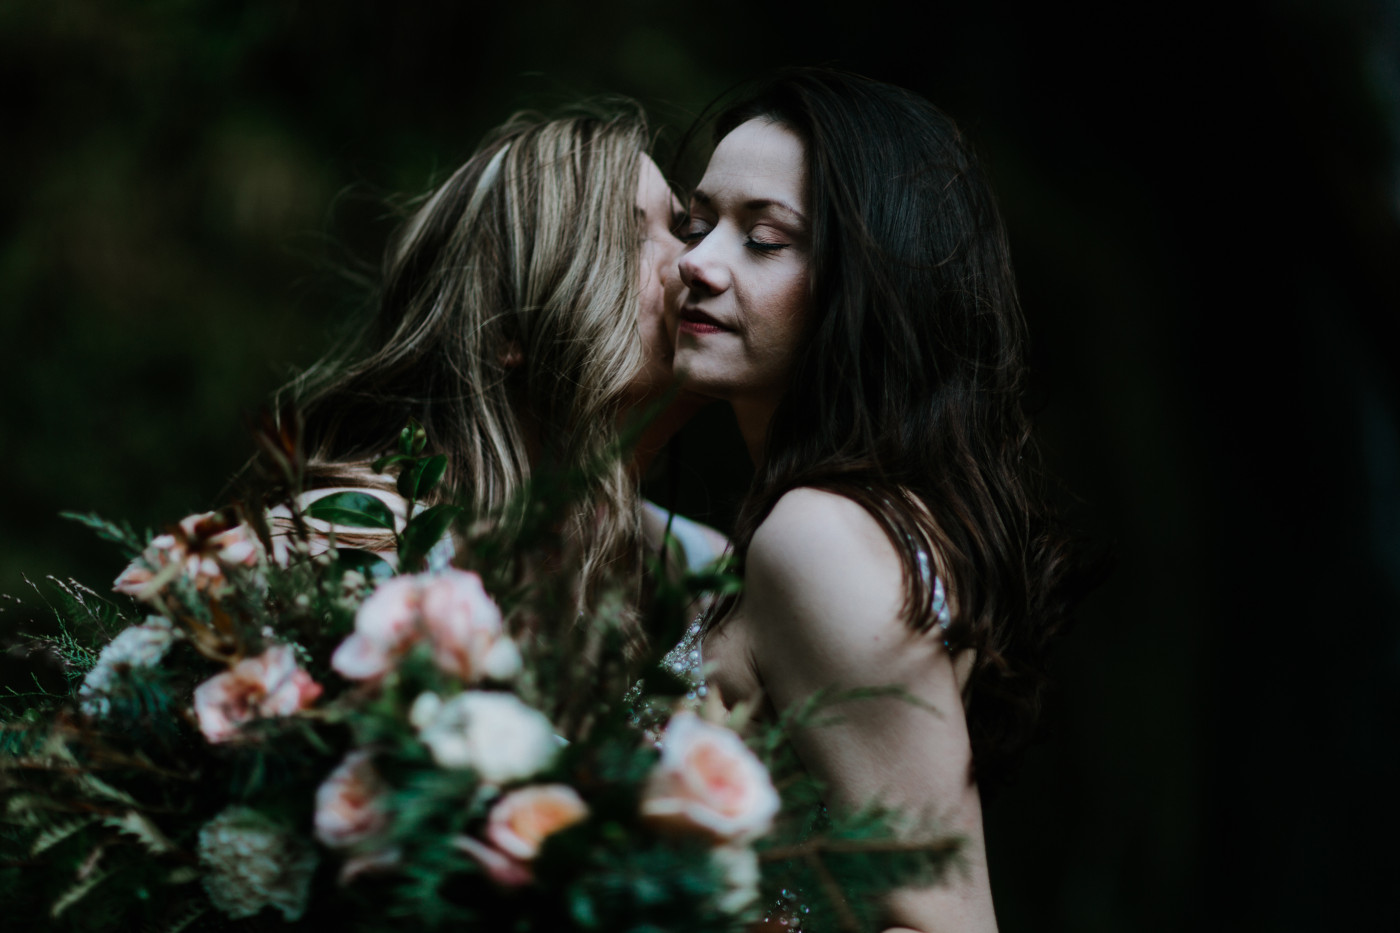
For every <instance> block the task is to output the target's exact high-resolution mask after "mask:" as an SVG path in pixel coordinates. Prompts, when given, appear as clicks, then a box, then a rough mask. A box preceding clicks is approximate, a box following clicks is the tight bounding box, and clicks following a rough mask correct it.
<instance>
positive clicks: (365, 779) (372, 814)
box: [315, 750, 389, 849]
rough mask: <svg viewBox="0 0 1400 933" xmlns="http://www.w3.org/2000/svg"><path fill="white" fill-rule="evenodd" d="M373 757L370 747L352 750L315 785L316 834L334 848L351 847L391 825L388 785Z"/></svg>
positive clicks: (325, 843) (322, 841)
mask: <svg viewBox="0 0 1400 933" xmlns="http://www.w3.org/2000/svg"><path fill="white" fill-rule="evenodd" d="M370 758H371V756H370V753H369V752H367V751H363V750H361V751H356V752H351V753H350V754H349V755H347V756H345V760H344V761H343V762H341V763H340V766H339V767H337V768H336V769H335V770H334V771H332V772H331V773H330V776H329V777H327V778H326V780H325V781H324V782H322V784H321V786H320V787H318V788H317V789H316V819H315V823H316V838H317V839H319V840H320V841H321V843H322V844H324V845H326V846H328V847H330V848H332V849H345V848H349V847H350V846H353V845H355V844H356V843H359V842H363V841H364V840H366V839H369V838H371V837H373V836H376V835H378V834H379V833H380V832H382V831H383V830H384V827H385V826H387V825H388V822H389V815H388V813H387V812H386V811H385V808H384V797H385V794H386V793H387V792H388V790H389V788H388V785H386V784H385V783H384V781H383V779H382V778H380V776H379V773H378V772H377V771H375V770H374V765H373V764H372V762H371V760H370Z"/></svg>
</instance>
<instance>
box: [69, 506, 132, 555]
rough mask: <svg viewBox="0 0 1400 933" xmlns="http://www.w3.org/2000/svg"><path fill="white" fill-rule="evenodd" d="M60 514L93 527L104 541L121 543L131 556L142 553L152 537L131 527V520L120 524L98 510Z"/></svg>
mask: <svg viewBox="0 0 1400 933" xmlns="http://www.w3.org/2000/svg"><path fill="white" fill-rule="evenodd" d="M58 514H59V516H60V517H62V518H66V519H70V520H71V521H75V522H77V523H78V524H80V525H85V526H87V527H88V528H91V529H92V530H93V531H95V532H96V533H97V537H99V538H101V539H102V540H103V541H110V542H112V543H113V544H116V545H119V546H120V547H121V548H122V549H124V550H126V551H127V552H128V553H129V556H131V557H135V556H136V555H138V554H140V553H141V552H142V551H143V550H144V549H145V547H146V542H147V539H149V538H150V534H149V533H148V534H146V535H138V534H137V533H136V529H134V528H132V527H131V523H130V522H122V523H121V524H120V525H118V524H117V523H116V522H109V521H107V519H105V518H103V517H102V516H100V515H98V514H97V513H96V512H89V513H87V514H83V513H82V512H59V513H58Z"/></svg>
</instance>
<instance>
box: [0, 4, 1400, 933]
mask: <svg viewBox="0 0 1400 933" xmlns="http://www.w3.org/2000/svg"><path fill="white" fill-rule="evenodd" d="M1254 6H1256V5H1253V4H1248V5H1246V4H1240V3H1227V4H1220V3H1212V4H1202V5H1200V6H1199V8H1196V7H1193V6H1191V5H1182V4H1172V5H1155V6H1152V7H1150V8H1144V9H1143V10H1142V12H1132V13H1125V11H1127V10H1134V9H1136V8H1134V7H1132V6H1131V5H1128V6H1125V5H1123V4H1095V3H1084V2H1076V3H1071V4H1068V5H1067V4H1035V5H1027V6H1026V7H1024V8H1021V7H1018V6H1015V5H1012V4H1008V3H964V4H956V5H955V4H944V3H929V4H921V5H919V9H920V12H919V14H918V15H915V14H914V13H912V12H911V11H908V10H905V9H902V8H900V7H897V6H894V5H890V4H888V3H884V2H868V3H856V4H852V3H843V4H823V3H816V4H800V5H794V4H783V5H778V4H732V3H719V4H698V3H688V4H672V5H660V4H642V3H632V2H621V0H614V2H612V3H609V4H604V5H595V4H578V3H566V2H552V3H521V4H471V3H436V4H428V3H417V4H410V3H403V4H388V3H384V4H373V3H367V2H337V3H332V2H328V0H312V2H292V0H256V2H243V3H235V2H215V0H210V2H199V3H196V2H177V0H161V2H158V0H144V2H139V0H131V2H125V3H115V2H106V0H43V2H40V0H16V2H10V3H5V4H3V5H0V82H3V87H4V88H5V94H4V96H3V100H4V103H3V105H0V106H3V122H0V139H3V142H0V178H3V180H4V181H3V183H0V333H2V334H3V336H0V397H2V398H3V399H4V405H3V407H0V453H2V454H3V455H0V488H3V489H4V490H5V495H4V497H3V499H0V592H3V593H8V594H12V595H14V596H18V597H21V598H23V599H24V600H25V603H24V605H19V604H16V603H14V602H10V601H7V602H6V603H5V606H6V608H5V614H4V616H3V617H0V621H3V626H4V628H5V631H6V632H7V633H8V632H13V631H14V630H16V629H24V628H26V627H28V628H36V627H40V626H42V625H44V624H45V622H44V613H45V610H44V609H43V607H42V603H41V602H40V600H39V598H38V597H37V596H36V595H35V593H34V592H33V590H31V589H30V588H29V587H28V586H27V585H26V583H25V579H24V578H25V577H26V576H27V577H29V578H30V579H35V580H38V579H40V578H42V576H43V575H45V574H48V573H52V574H55V575H58V576H74V577H77V578H78V579H80V580H82V581H84V582H86V583H89V584H91V585H93V586H95V587H97V588H104V587H105V586H106V583H107V581H108V580H110V579H111V577H112V576H114V575H115V573H116V571H117V570H118V569H119V567H118V566H117V563H116V555H115V554H114V552H113V551H112V550H110V549H109V548H108V546H106V545H103V544H102V543H100V542H97V541H95V540H94V539H93V538H92V536H91V535H90V534H89V533H88V532H87V530H85V529H83V528H81V527H79V526H78V525H76V524H72V523H65V522H61V521H60V520H59V519H58V518H57V513H58V512H59V511H60V510H62V509H73V510H79V511H90V510H92V511H97V512H99V513H102V514H105V515H108V516H110V517H114V518H128V519H130V520H131V521H132V522H133V523H135V524H136V525H137V526H138V527H139V526H143V525H158V524H160V523H162V522H167V521H170V520H173V519H175V518H178V517H180V516H182V515H184V514H186V513H188V512H191V511H194V510H198V509H202V508H206V507H208V506H210V505H212V504H214V500H215V499H216V498H217V496H218V494H219V492H220V490H221V488H222V487H223V484H224V483H225V481H226V480H227V478H228V477H229V475H230V474H231V473H232V472H233V471H234V470H235V469H236V468H237V467H238V466H239V464H240V463H241V462H242V460H243V459H244V457H245V456H246V455H247V453H248V451H249V443H248V441H247V435H246V433H245V430H244V428H243V424H242V417H243V413H245V412H248V411H251V410H253V409H255V408H256V407H257V406H258V405H260V404H261V403H262V401H263V400H264V399H265V398H266V396H267V395H268V393H269V392H270V391H271V390H272V389H273V388H274V387H275V386H277V385H279V384H280V383H281V382H283V381H284V380H285V378H286V377H287V375H288V374H289V373H290V371H291V369H292V368H293V367H296V366H300V365H305V364H306V363H308V362H310V361H311V360H312V359H314V358H315V357H316V356H317V355H319V354H320V353H321V352H323V351H324V350H325V348H326V347H327V346H328V344H329V341H330V338H331V335H332V334H333V333H334V332H336V330H337V329H338V328H340V327H341V326H343V324H344V322H345V320H346V319H347V317H348V316H349V315H351V314H352V313H353V312H354V310H355V309H356V307H357V304H358V300H359V296H360V295H361V294H362V292H361V291H359V290H357V288H356V287H355V286H354V284H353V283H352V282H350V281H349V280H348V279H347V278H346V276H345V275H343V274H341V273H343V272H345V271H350V270H354V269H356V268H357V267H358V264H361V263H364V262H370V263H372V262H373V261H374V260H375V258H376V253H377V250H378V249H379V247H380V245H381V244H382V242H383V239H384V236H385V235H386V233H387V232H388V230H389V228H390V222H389V212H388V211H387V210H386V209H385V206H384V205H385V204H386V202H387V201H388V200H389V199H390V195H391V194H397V195H401V196H406V195H413V194H416V193H419V192H421V191H423V190H424V189H425V188H426V187H427V186H428V185H429V184H430V183H431V182H432V181H433V180H434V179H436V178H439V177H441V176H442V174H443V173H444V172H445V171H446V170H448V169H450V168H451V167H452V166H454V165H455V164H456V163H457V162H459V161H460V160H461V159H462V158H463V157H465V156H466V155H467V154H468V153H469V152H470V150H471V148H472V147H473V145H474V143H475V141H476V139H477V138H478V137H479V136H480V134H481V133H482V132H483V131H484V130H485V129H487V128H489V127H490V126H492V125H494V124H496V123H498V122H500V121H501V120H502V119H504V118H505V117H506V116H507V115H508V114H509V113H510V112H511V111H512V110H514V109H516V108H518V107H520V106H526V105H530V106H543V107H549V106H553V105H555V104H560V103H565V102H567V101H570V100H573V99H575V98H576V97H578V96H580V95H582V94H588V93H597V92H605V91H610V92H618V93H624V94H630V95H633V96H636V97H638V98H640V99H641V100H642V101H643V102H644V103H645V104H646V105H647V107H648V109H649V110H650V112H651V113H652V114H653V116H654V117H655V119H656V121H657V123H658V124H659V125H664V126H667V127H670V128H671V129H670V130H669V131H668V134H667V135H666V136H665V137H663V139H669V140H672V141H674V140H675V139H676V138H677V136H678V130H679V129H680V128H683V127H684V126H685V125H686V123H687V122H688V121H689V119H690V117H691V116H692V115H693V114H694V113H695V112H696V111H697V110H699V109H700V108H701V107H702V106H703V104H704V103H705V102H707V101H708V100H709V99H710V98H711V97H712V96H713V95H715V94H716V93H717V92H719V91H721V90H723V89H724V88H725V87H727V86H729V85H730V84H731V83H732V82H734V81H736V80H739V79H742V78H745V77H748V76H750V75H752V74H754V73H756V72H758V71H761V70H762V69H764V68H766V67H768V66H771V65H777V64H789V63H818V62H829V63H836V64H840V65H843V66H845V67H848V68H851V69H852V70H856V71H862V72H865V73H868V74H871V75H873V76H875V77H879V78H884V79H886V80H890V81H894V82H895V83H899V84H904V85H906V86H909V87H911V88H914V89H916V90H918V91H920V92H922V93H925V94H927V95H928V96H929V97H930V98H931V99H933V100H935V101H936V102H938V103H939V104H940V105H942V106H943V107H945V108H946V109H947V110H949V111H950V112H951V113H952V114H953V115H954V116H955V117H957V118H959V119H960V120H961V121H962V123H963V124H964V125H965V126H966V127H967V128H968V129H970V130H971V131H972V133H973V134H974V136H975V138H977V139H978V140H979V141H980V143H981V145H982V148H983V149H984V150H985V152H986V154H987V156H988V160H989V164H990V167H991V170H992V173H993V175H994V178H995V180H996V184H997V187H998V190H999V192H1000V194H1001V198H1002V203H1003V208H1004V211H1005V214H1006V217H1007V219H1008V222H1009V225H1010V229H1011V235H1012V240H1013V243H1012V246H1013V253H1014V255H1015V257H1016V262H1017V268H1018V272H1019V275H1020V281H1021V286H1022V293H1023V298H1024V301H1025V305H1026V308H1027V313H1028V315H1029V318H1030V321H1031V327H1032V332H1033V336H1034V339H1035V346H1036V357H1035V362H1036V367H1037V374H1038V378H1037V383H1036V402H1037V406H1038V408H1039V409H1040V414H1039V416H1038V421H1039V427H1040V429H1041V432H1042V436H1043V438H1044V440H1045V442H1046V445H1047V452H1048V457H1049V461H1050V464H1051V466H1052V468H1053V469H1054V471H1055V472H1056V473H1057V474H1058V475H1059V476H1061V477H1062V478H1063V479H1064V480H1065V484H1066V486H1067V488H1068V489H1070V490H1073V491H1074V492H1076V493H1077V494H1078V495H1079V497H1080V498H1081V499H1082V500H1083V502H1082V503H1081V504H1080V507H1079V508H1080V513H1081V518H1082V521H1083V523H1084V524H1085V526H1086V527H1087V528H1088V529H1090V530H1091V531H1092V532H1093V533H1094V534H1096V535H1097V536H1098V537H1099V538H1100V539H1101V540H1104V541H1106V542H1110V543H1111V544H1112V546H1113V547H1114V549H1115V551H1116V553H1117V555H1118V568H1117V571H1116V573H1115V574H1114V576H1113V577H1112V578H1111V580H1110V581H1109V583H1108V584H1107V585H1105V586H1104V587H1103V588H1102V589H1101V590H1100V591H1099V592H1098V593H1097V594H1096V595H1095V597H1094V598H1093V599H1092V600H1091V601H1090V603H1089V604H1088V606H1087V608H1086V610H1085V612H1084V614H1083V618H1082V621H1081V624H1080V625H1079V627H1078V628H1077V629H1076V630H1075V631H1074V632H1073V634H1072V635H1071V637H1070V638H1069V639H1068V640H1067V641H1066V642H1065V643H1064V646H1063V649H1062V650H1061V652H1060V655H1059V657H1058V661H1057V668H1056V674H1057V677H1058V680H1059V682H1060V684H1061V687H1060V689H1059V692H1058V694H1057V699H1056V701H1055V703H1054V704H1053V706H1052V708H1051V713H1050V717H1049V729H1048V732H1047V738H1046V741H1044V742H1042V743H1041V744H1040V745H1038V746H1037V747H1036V748H1035V749H1033V751H1032V753H1031V755H1030V756H1029V758H1028V760H1027V762H1026V765H1025V767H1024V768H1023V769H1022V770H1021V772H1020V774H1019V777H1018V780H1017V781H1016V783H1015V784H1013V785H1012V786H1011V787H1009V788H1006V789H1005V790H1004V791H1003V792H1001V793H1000V794H999V795H998V796H997V797H996V798H995V799H993V800H991V801H989V803H988V825H989V832H990V837H991V838H990V849H991V859H992V874H993V880H994V889H995V892H996V895H997V899H998V904H999V910H1000V914H1001V917H1002V921H1003V925H1004V928H1005V929H1006V930H1007V931H1011V933H1015V931H1020V930H1037V931H1054V930H1075V931H1100V930H1102V931H1111V930H1115V931H1116V930H1127V929H1132V930H1178V929H1183V928H1193V929H1222V930H1223V929H1237V928H1252V929H1276V930H1295V929H1296V930H1304V929H1306V930H1315V929H1321V928H1334V929H1335V928H1346V927H1348V926H1352V927H1357V928H1365V927H1367V926H1369V925H1371V924H1372V923H1374V920H1375V917H1374V916H1373V913H1374V912H1376V911H1378V910H1379V909H1380V892H1381V891H1383V890H1388V888H1389V886H1390V885H1391V883H1392V882H1393V877H1394V858H1393V856H1386V855H1382V854H1381V853H1382V852H1387V851H1389V850H1390V849H1391V845H1390V843H1391V840H1393V839H1394V838H1395V836H1396V834H1397V831H1398V830H1400V825H1398V824H1397V819H1396V809H1395V807H1394V805H1393V803H1392V802H1391V801H1392V798H1393V790H1394V788H1395V787H1396V786H1397V779H1400V761H1397V756H1400V751H1397V750H1398V749H1400V743H1397V742H1396V741H1395V738H1394V734H1395V733H1394V730H1395V723H1396V722H1397V721H1398V720H1400V716H1397V714H1400V677H1397V666H1400V419H1397V402H1398V401H1400V399H1397V382H1396V374H1395V371H1394V369H1393V361H1394V359H1395V354H1396V352H1397V347H1400V340H1397V339H1396V338H1397V332H1396V331H1397V320H1400V283H1398V282H1397V272H1396V268H1397V266H1400V263H1397V262H1396V257H1397V256H1400V223H1397V213H1398V212H1400V189H1398V187H1397V186H1400V182H1398V181H1397V179H1400V162H1398V161H1397V142H1398V141H1400V103H1397V101H1400V77H1397V68H1400V65H1398V64H1397V63H1400V5H1397V3H1396V2H1395V0H1350V2H1329V3H1323V2H1321V0H1318V2H1313V3H1306V2H1300V0H1293V2H1287V3H1279V4H1268V5H1263V4H1260V5H1257V6H1260V7H1265V6H1267V8H1268V11H1267V12H1266V11H1264V10H1262V9H1261V10H1255V9H1253V7H1254ZM1125 16H1126V17H1131V18H1128V19H1125ZM663 149H664V143H663ZM696 155H697V156H698V157H699V158H703V156H704V153H703V152H701V153H697V154H696ZM681 180H682V181H684V180H685V179H684V178H682V179H681ZM683 441H684V444H683V451H682V458H683V459H684V460H685V461H686V464H687V465H686V466H685V468H684V470H683V471H682V475H681V476H680V483H679V486H680V489H681V499H680V501H681V503H682V505H683V506H684V507H686V508H688V509H689V510H690V511H692V512H696V513H699V514H701V515H702V516H708V517H709V518H710V519H711V520H712V521H714V522H716V523H718V524H720V525H723V524H725V522H726V521H727V520H728V517H729V516H730V515H732V513H733V509H734V504H735V501H736V499H737V497H738V495H739V494H740V493H741V491H742V487H743V483H744V482H745V471H746V466H745V464H744V461H743V457H742V454H741V452H740V450H739V448H738V445H737V442H736V440H735V437H734V433H733V429H732V428H731V427H730V426H729V425H728V423H727V422H726V420H725V416H724V413H723V412H722V411H710V412H707V413H706V414H705V415H704V416H703V417H702V418H701V419H700V420H699V421H698V422H697V423H696V424H695V425H694V426H693V427H692V428H691V429H688V430H687V432H686V434H685V436H684V438H683ZM657 485H658V487H661V488H664V487H665V485H666V483H665V481H664V479H663V480H659V481H657ZM31 663H32V661H29V660H25V659H24V658H22V657H19V656H17V655H15V654H13V653H12V655H11V656H10V657H8V658H7V659H6V667H5V677H6V678H7V679H8V680H10V681H12V682H16V683H19V682H21V681H22V680H24V679H26V678H27V671H26V669H27V667H28V666H29V665H30V664H31Z"/></svg>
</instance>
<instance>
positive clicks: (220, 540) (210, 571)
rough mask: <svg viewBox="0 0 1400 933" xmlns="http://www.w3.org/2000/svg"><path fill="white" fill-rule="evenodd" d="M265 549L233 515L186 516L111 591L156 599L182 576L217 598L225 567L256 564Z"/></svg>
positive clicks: (135, 563)
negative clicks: (172, 582)
mask: <svg viewBox="0 0 1400 933" xmlns="http://www.w3.org/2000/svg"><path fill="white" fill-rule="evenodd" d="M262 553H263V551H262V545H261V544H259V543H258V539H257V537H256V536H254V534H253V531H252V529H250V528H249V527H248V526H247V525H244V524H240V523H237V522H235V521H234V520H233V516H232V513H230V512H204V513H202V514H199V515H187V516H186V517H184V518H182V519H180V523H179V524H178V525H177V526H176V527H175V528H173V529H171V531H170V532H168V533H166V534H162V535H157V536H156V537H154V538H152V539H151V543H150V544H149V545H147V546H146V550H145V551H144V552H142V555H141V558H140V559H139V560H134V561H132V562H131V564H129V565H128V566H127V568H126V569H125V570H123V571H122V572H121V575H120V576H118V577H117V579H116V581H115V582H114V583H113V585H112V589H114V590H116V591H117V592H118V593H126V594H127V595H129V596H134V597H136V598H137V599H143V600H147V601H153V600H154V599H155V597H156V596H157V594H158V593H159V592H160V591H161V590H162V589H164V587H165V584H167V583H169V582H170V581H171V580H172V579H173V578H175V577H177V576H181V575H183V576H185V577H188V578H189V580H190V582H191V583H193V584H194V586H195V588H196V589H198V590H199V591H201V592H208V593H212V594H213V595H216V596H217V595H219V593H220V592H221V591H222V590H223V588H224V586H225V584H226V582H227V580H226V578H225V575H224V570H225V568H227V567H255V566H257V564H258V563H259V562H260V561H261V560H262ZM152 588H154V589H152Z"/></svg>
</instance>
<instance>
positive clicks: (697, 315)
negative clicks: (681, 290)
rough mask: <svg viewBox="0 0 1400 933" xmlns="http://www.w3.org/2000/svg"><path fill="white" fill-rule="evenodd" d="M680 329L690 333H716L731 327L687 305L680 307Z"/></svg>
mask: <svg viewBox="0 0 1400 933" xmlns="http://www.w3.org/2000/svg"><path fill="white" fill-rule="evenodd" d="M680 330H682V331H687V332H689V333H692V334H717V333H720V332H722V331H728V330H733V328H731V327H726V326H725V325H723V324H721V323H720V322H719V321H718V320H716V319H715V318H713V317H711V316H710V315H708V314H706V313H705V312H704V311H701V310H700V309H699V308H695V307H691V306H689V305H687V306H685V307H683V308H681V313H680Z"/></svg>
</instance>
